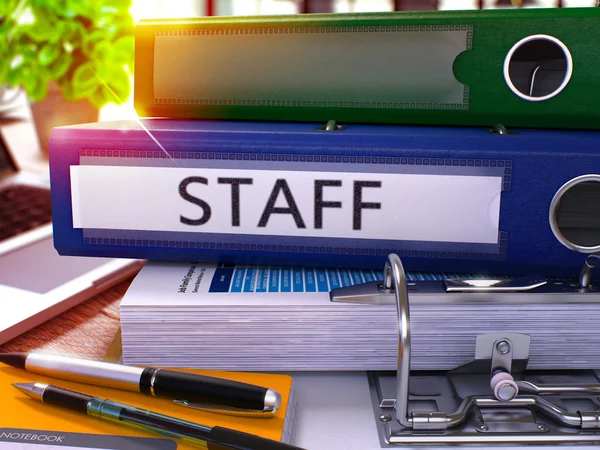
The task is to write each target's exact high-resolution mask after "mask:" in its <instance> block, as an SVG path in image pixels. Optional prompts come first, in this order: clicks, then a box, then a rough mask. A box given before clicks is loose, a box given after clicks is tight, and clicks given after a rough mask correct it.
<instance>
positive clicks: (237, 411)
mask: <svg viewBox="0 0 600 450" xmlns="http://www.w3.org/2000/svg"><path fill="white" fill-rule="evenodd" d="M0 362H1V363H4V364H8V365H10V366H13V367H18V368H20V369H25V370H26V371H28V372H32V373H37V374H40V375H47V376H50V377H54V378H61V379H63V380H69V381H76V382H79V383H85V384H91V385H95V386H106V387H110V388H115V389H123V390H126V391H134V392H141V393H142V394H146V395H150V396H152V397H161V398H168V399H171V400H173V401H174V403H176V404H178V405H181V406H186V407H192V408H200V409H202V410H203V411H207V412H216V413H221V414H230V415H243V416H246V417H248V416H250V417H272V416H273V415H274V414H275V412H276V411H277V409H278V408H279V407H280V405H281V394H280V393H279V392H277V391H275V390H273V389H268V388H265V387H262V386H256V385H253V384H248V383H241V382H239V381H231V380H226V379H223V378H216V377H209V376H205V375H197V374H192V373H185V372H176V371H174V370H166V369H158V368H154V367H146V368H142V367H132V366H124V365H121V364H111V363H105V362H99V361H91V360H87V359H78V358H70V357H66V356H54V355H45V354H40V353H1V354H0Z"/></svg>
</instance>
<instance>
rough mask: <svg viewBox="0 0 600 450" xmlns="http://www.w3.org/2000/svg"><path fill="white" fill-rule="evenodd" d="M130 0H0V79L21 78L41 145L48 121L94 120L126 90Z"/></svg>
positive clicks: (15, 83)
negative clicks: (105, 106) (100, 110)
mask: <svg viewBox="0 0 600 450" xmlns="http://www.w3.org/2000/svg"><path fill="white" fill-rule="evenodd" d="M130 6H131V0H2V1H0V85H9V86H13V87H14V86H20V87H22V89H23V90H24V91H25V92H26V93H27V95H28V96H29V99H30V101H31V109H32V113H33V117H34V121H35V124H36V129H37V131H38V137H39V139H40V145H41V147H42V148H43V149H44V148H46V146H47V142H48V138H49V136H50V132H51V130H52V128H53V127H55V126H61V125H67V124H74V123H84V122H92V121H97V120H98V112H99V108H101V107H102V106H104V105H105V104H107V103H110V102H115V103H121V102H124V101H125V100H126V99H127V98H128V97H129V94H130V92H131V83H130V79H131V74H132V71H133V50H134V38H133V32H134V24H133V19H132V18H131V15H130V14H129V8H130Z"/></svg>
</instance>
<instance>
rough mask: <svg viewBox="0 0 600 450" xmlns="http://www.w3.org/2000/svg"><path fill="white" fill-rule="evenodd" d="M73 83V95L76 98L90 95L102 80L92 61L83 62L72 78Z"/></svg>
mask: <svg viewBox="0 0 600 450" xmlns="http://www.w3.org/2000/svg"><path fill="white" fill-rule="evenodd" d="M71 82H72V85H73V96H74V97H75V98H76V99H79V98H84V97H89V96H90V95H92V94H93V93H94V91H95V90H96V89H98V86H99V85H100V80H99V79H98V77H97V76H96V73H95V71H94V66H93V64H92V63H91V62H86V63H83V64H82V65H81V66H79V67H78V68H77V69H76V70H75V72H74V73H73V79H72V80H71Z"/></svg>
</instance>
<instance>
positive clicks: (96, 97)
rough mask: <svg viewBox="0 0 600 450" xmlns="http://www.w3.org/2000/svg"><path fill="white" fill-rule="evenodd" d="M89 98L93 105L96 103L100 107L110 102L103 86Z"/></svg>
mask: <svg viewBox="0 0 600 450" xmlns="http://www.w3.org/2000/svg"><path fill="white" fill-rule="evenodd" d="M88 100H89V101H90V103H91V104H92V105H94V106H95V107H96V108H98V109H100V108H102V107H103V106H104V105H106V104H107V103H109V101H108V100H107V99H106V97H105V96H104V89H102V88H101V89H98V90H97V91H96V92H94V93H93V94H92V95H91V96H90V97H88Z"/></svg>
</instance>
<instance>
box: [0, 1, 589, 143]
mask: <svg viewBox="0 0 600 450" xmlns="http://www.w3.org/2000/svg"><path fill="white" fill-rule="evenodd" d="M585 6H598V0H0V119H1V118H2V117H6V116H7V115H10V114H13V113H14V111H15V108H16V107H18V106H21V112H22V111H23V108H22V106H23V104H26V105H27V107H26V110H27V114H29V115H30V116H31V117H32V119H33V120H32V121H33V124H34V125H35V128H36V130H37V135H38V136H39V147H40V148H41V149H42V150H44V149H45V148H46V146H47V141H48V138H49V136H50V132H51V130H52V128H53V127H55V126H61V125H67V124H75V123H86V122H93V121H97V120H120V119H128V118H135V117H136V115H135V111H134V110H133V99H132V92H133V89H132V86H133V75H134V74H133V54H134V40H133V32H134V27H135V23H136V22H138V21H139V20H141V19H147V18H175V17H197V16H215V15H221V16H222V15H233V16H239V15H262V14H264V15H267V14H302V13H326V12H334V13H352V12H380V11H418V10H435V9H439V10H457V9H488V8H545V7H546V8H547V7H553V8H554V7H556V8H558V7H562V8H568V7H585ZM29 111H30V112H29Z"/></svg>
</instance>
